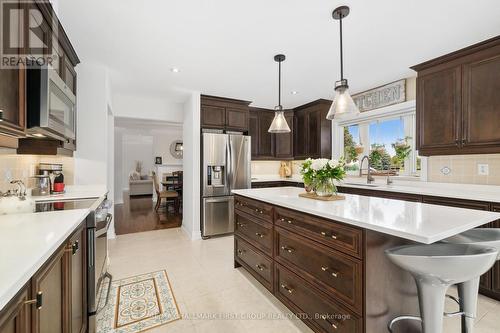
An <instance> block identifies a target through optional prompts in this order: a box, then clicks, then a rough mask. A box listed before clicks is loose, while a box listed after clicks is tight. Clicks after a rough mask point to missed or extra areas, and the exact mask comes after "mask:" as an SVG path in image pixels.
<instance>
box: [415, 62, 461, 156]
mask: <svg viewBox="0 0 500 333" xmlns="http://www.w3.org/2000/svg"><path fill="white" fill-rule="evenodd" d="M460 78H461V71H460V67H453V68H447V69H444V70H441V71H439V72H435V73H430V74H427V75H423V76H419V77H418V102H417V105H418V108H419V112H418V125H417V126H418V127H419V131H418V135H419V136H418V143H419V149H420V150H422V151H423V150H426V149H433V148H449V147H452V148H455V147H457V146H458V145H459V143H460V142H459V138H460V131H461V84H460V81H461V80H460ZM437 124H449V125H448V126H441V125H439V126H436V125H437Z"/></svg>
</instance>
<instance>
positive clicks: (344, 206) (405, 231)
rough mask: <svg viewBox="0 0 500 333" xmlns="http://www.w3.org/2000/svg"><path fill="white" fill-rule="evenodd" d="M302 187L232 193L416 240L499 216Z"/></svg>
mask: <svg viewBox="0 0 500 333" xmlns="http://www.w3.org/2000/svg"><path fill="white" fill-rule="evenodd" d="M302 192H304V190H303V189H300V188H296V187H274V188H262V189H246V190H233V193H234V194H237V195H241V196H245V197H248V198H251V199H256V200H260V201H264V202H267V203H270V204H273V205H277V206H281V207H285V208H290V209H293V210H296V211H299V212H304V213H308V214H311V215H315V216H319V217H323V218H326V219H331V220H335V221H339V222H343V223H346V224H349V225H352V226H356V227H361V228H365V229H369V230H373V231H377V232H381V233H384V234H387V235H391V236H397V237H401V238H405V239H409V240H412V241H416V242H419V243H425V244H431V243H434V242H437V241H440V240H442V239H444V238H447V237H450V236H454V235H456V234H459V233H461V232H464V231H466V230H469V229H473V228H475V227H478V226H481V225H483V224H486V223H489V222H492V221H495V220H498V219H500V213H495V212H488V211H480V210H471V209H464V208H455V207H446V206H438V205H430V204H424V203H418V202H409V201H402V200H393V199H385V198H376V197H369V196H361V195H354V194H342V195H343V196H345V200H339V201H319V200H313V199H307V198H301V197H299V196H298V195H299V193H302Z"/></svg>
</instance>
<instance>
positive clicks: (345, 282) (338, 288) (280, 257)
mask: <svg viewBox="0 0 500 333" xmlns="http://www.w3.org/2000/svg"><path fill="white" fill-rule="evenodd" d="M275 233H276V257H275V259H276V261H278V262H279V263H281V264H283V265H285V266H287V267H289V266H295V269H294V271H301V273H300V275H301V276H302V277H303V278H305V279H307V280H309V281H311V282H312V283H313V284H314V285H317V286H318V287H320V288H321V290H324V291H325V292H326V293H327V294H328V295H332V296H333V297H334V298H335V299H339V300H341V301H342V302H343V303H344V304H345V305H347V306H349V307H350V308H351V309H353V310H355V311H356V312H357V313H359V314H361V313H362V310H363V265H362V262H361V261H360V260H358V259H354V258H352V257H349V256H347V255H345V254H343V253H341V252H339V251H335V250H332V249H330V248H328V247H326V246H324V245H320V244H318V243H317V242H313V241H311V240H308V239H307V238H305V237H302V236H299V235H294V234H292V233H290V232H288V231H286V230H284V229H281V228H276V231H275Z"/></svg>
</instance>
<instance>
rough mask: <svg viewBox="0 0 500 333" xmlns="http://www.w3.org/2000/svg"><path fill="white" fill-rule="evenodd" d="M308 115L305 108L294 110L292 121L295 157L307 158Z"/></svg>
mask: <svg viewBox="0 0 500 333" xmlns="http://www.w3.org/2000/svg"><path fill="white" fill-rule="evenodd" d="M308 120H309V115H308V114H307V112H306V111H305V110H297V111H295V122H294V156H295V158H297V159H302V158H307V154H308V150H309V149H308V145H309V140H308V133H309V130H308V129H309V121H308Z"/></svg>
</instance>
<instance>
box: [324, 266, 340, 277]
mask: <svg viewBox="0 0 500 333" xmlns="http://www.w3.org/2000/svg"><path fill="white" fill-rule="evenodd" d="M329 269H330V268H329V267H326V266H321V270H322V271H323V272H326V271H327V270H329ZM332 276H333V277H334V278H336V277H339V273H338V272H332Z"/></svg>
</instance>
